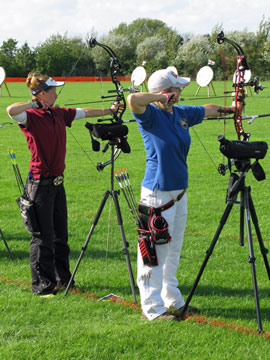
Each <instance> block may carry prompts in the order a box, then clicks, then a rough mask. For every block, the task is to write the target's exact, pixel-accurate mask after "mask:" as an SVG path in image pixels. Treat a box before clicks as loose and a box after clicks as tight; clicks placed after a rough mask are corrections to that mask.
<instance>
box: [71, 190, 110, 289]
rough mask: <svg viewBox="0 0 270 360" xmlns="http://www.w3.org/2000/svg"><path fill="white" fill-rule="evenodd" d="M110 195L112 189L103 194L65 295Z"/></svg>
mask: <svg viewBox="0 0 270 360" xmlns="http://www.w3.org/2000/svg"><path fill="white" fill-rule="evenodd" d="M109 195H110V191H109V190H107V191H106V192H105V194H104V196H103V199H102V200H101V203H100V206H99V209H98V211H97V213H96V216H95V219H94V221H93V224H92V226H91V228H90V231H89V234H88V236H87V238H86V240H85V243H84V245H83V247H82V251H81V254H80V256H79V259H78V261H77V264H76V266H75V269H74V271H73V274H72V275H71V278H70V279H69V282H68V285H67V288H66V291H65V295H67V293H68V291H69V289H70V286H71V284H72V282H73V279H74V277H75V275H76V272H77V270H78V267H79V265H80V262H81V260H82V257H83V255H84V253H85V251H86V248H87V245H88V243H89V241H90V238H91V236H92V234H93V232H94V230H95V227H96V225H97V223H98V220H99V218H100V215H101V213H102V210H103V208H104V205H105V204H106V201H107V199H108V197H109Z"/></svg>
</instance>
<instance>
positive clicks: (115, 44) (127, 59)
mask: <svg viewBox="0 0 270 360" xmlns="http://www.w3.org/2000/svg"><path fill="white" fill-rule="evenodd" d="M98 42H100V43H102V44H104V45H108V46H109V47H110V48H111V49H112V50H113V51H114V53H115V54H116V56H117V58H118V60H119V62H120V64H121V69H120V72H119V74H120V73H121V74H123V75H125V74H127V73H128V72H129V69H130V67H131V66H132V63H133V59H132V57H131V56H130V54H131V53H132V49H131V47H130V42H129V40H128V38H127V37H126V36H124V35H120V34H113V33H111V34H109V35H108V36H103V37H102V38H101V39H100V40H98ZM92 51H93V58H94V61H95V64H96V68H97V70H98V74H99V75H101V76H102V75H110V67H109V64H110V58H109V55H108V53H107V52H106V51H105V50H104V49H103V48H101V47H100V46H96V47H95V48H93V50H92ZM131 59H132V60H131ZM119 74H118V75H119Z"/></svg>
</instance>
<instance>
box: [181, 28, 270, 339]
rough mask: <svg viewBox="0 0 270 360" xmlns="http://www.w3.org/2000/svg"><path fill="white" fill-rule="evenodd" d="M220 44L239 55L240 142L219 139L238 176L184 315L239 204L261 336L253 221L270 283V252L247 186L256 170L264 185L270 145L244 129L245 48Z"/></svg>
mask: <svg viewBox="0 0 270 360" xmlns="http://www.w3.org/2000/svg"><path fill="white" fill-rule="evenodd" d="M217 41H218V43H219V44H222V43H223V42H224V41H227V42H228V43H230V44H231V45H232V46H233V47H234V48H235V49H236V50H237V53H238V56H237V70H236V81H235V83H234V84H233V87H234V88H235V111H234V123H235V129H236V132H237V137H238V140H235V141H229V140H227V139H226V138H225V137H224V136H223V135H219V136H218V141H219V142H220V151H221V152H222V153H223V155H225V156H226V157H227V158H228V162H229V163H228V168H229V169H230V171H231V159H233V164H234V165H235V167H236V172H233V173H232V172H231V175H230V180H229V186H228V190H227V195H226V203H227V206H226V209H225V211H224V213H223V215H222V218H221V220H220V223H219V226H218V228H217V231H216V233H215V235H214V237H213V239H212V242H211V245H210V247H209V248H208V249H207V251H206V256H205V259H204V261H203V264H202V266H201V268H200V270H199V273H198V275H197V277H196V279H195V282H194V284H193V286H192V288H191V290H190V293H189V295H188V297H187V300H186V303H185V305H184V307H183V310H182V312H181V314H182V316H183V317H184V315H185V313H186V311H187V310H188V305H189V303H190V301H191V299H192V296H193V294H194V292H195V290H196V287H197V285H198V283H199V281H200V278H201V276H202V273H203V271H204V269H205V267H206V265H207V262H208V260H209V258H210V256H211V255H212V253H213V250H214V247H215V245H216V243H217V240H218V238H219V235H220V233H221V231H222V229H223V227H224V225H225V223H226V221H227V219H228V217H229V215H230V212H231V210H232V207H233V205H234V204H238V205H240V246H244V223H246V231H247V242H248V247H249V258H248V262H249V263H250V264H251V273H252V280H253V290H254V297H255V305H256V314H257V323H258V333H261V332H262V331H263V330H262V320H261V311H260V304H259V296H258V285H257V279H256V270H255V261H256V258H255V255H254V248H253V240H252V232H251V220H252V222H253V225H254V227H255V231H256V235H257V239H258V243H259V246H260V251H261V254H262V256H263V260H264V264H265V268H266V271H267V275H268V279H269V280H270V267H269V263H268V259H267V254H268V249H266V248H265V246H264V243H263V240H262V236H261V231H260V228H259V223H258V218H257V215H256V211H255V207H254V204H253V201H252V197H251V187H250V186H246V184H245V179H246V175H247V173H248V171H249V170H250V169H251V170H252V172H253V175H254V177H255V178H256V180H258V181H262V180H264V179H265V173H264V171H263V169H262V167H261V165H260V164H259V162H258V161H259V159H263V158H264V157H265V155H266V152H267V149H268V145H267V143H265V142H263V141H260V142H259V141H258V142H249V141H248V140H249V137H250V133H246V132H245V131H244V129H243V126H242V109H243V106H244V99H245V90H244V87H245V86H247V85H248V83H245V81H244V72H245V70H248V69H249V67H248V63H247V60H246V56H245V54H244V52H243V50H242V48H241V47H240V46H239V45H238V44H237V43H235V42H234V41H232V40H229V39H227V38H225V37H224V33H223V32H221V33H220V34H219V35H218V37H217ZM250 86H253V87H254V90H255V92H258V91H259V90H261V85H259V82H258V79H257V78H255V80H254V81H253V82H251V83H250ZM251 159H255V162H254V163H253V164H252V163H251ZM224 174H225V172H224ZM224 174H223V175H224ZM238 174H239V175H238ZM238 195H239V199H240V200H239V201H238V200H237V199H238ZM250 216H251V217H250Z"/></svg>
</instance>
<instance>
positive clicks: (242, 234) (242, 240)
mask: <svg viewBox="0 0 270 360" xmlns="http://www.w3.org/2000/svg"><path fill="white" fill-rule="evenodd" d="M244 219H245V212H244V194H243V191H241V200H240V242H239V246H244Z"/></svg>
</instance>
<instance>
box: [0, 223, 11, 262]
mask: <svg viewBox="0 0 270 360" xmlns="http://www.w3.org/2000/svg"><path fill="white" fill-rule="evenodd" d="M0 235H1V238H2V239H3V241H4V244H5V245H6V248H7V251H8V253H9V256H10V258H11V259H12V260H13V256H12V254H11V251H10V250H9V247H8V244H7V241H6V239H5V237H4V234H3V232H2V230H1V229H0Z"/></svg>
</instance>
